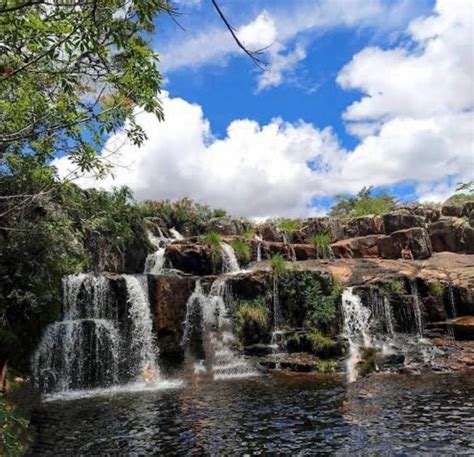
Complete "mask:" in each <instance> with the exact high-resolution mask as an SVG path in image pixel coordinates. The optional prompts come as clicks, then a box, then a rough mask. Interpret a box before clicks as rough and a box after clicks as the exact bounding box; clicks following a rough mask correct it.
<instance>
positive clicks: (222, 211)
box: [212, 208, 227, 217]
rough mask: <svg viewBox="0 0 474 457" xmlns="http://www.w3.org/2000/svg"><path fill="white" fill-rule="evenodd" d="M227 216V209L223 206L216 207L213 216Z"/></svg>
mask: <svg viewBox="0 0 474 457" xmlns="http://www.w3.org/2000/svg"><path fill="white" fill-rule="evenodd" d="M225 216H227V211H226V210H225V209H222V208H216V209H215V210H214V211H213V212H212V217H225Z"/></svg>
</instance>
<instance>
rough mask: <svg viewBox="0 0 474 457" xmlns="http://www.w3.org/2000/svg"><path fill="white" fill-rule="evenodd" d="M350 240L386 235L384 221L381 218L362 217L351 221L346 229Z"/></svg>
mask: <svg viewBox="0 0 474 457" xmlns="http://www.w3.org/2000/svg"><path fill="white" fill-rule="evenodd" d="M344 232H345V235H346V236H347V237H348V238H358V237H363V236H368V235H378V234H381V233H384V228H383V220H382V218H381V217H380V216H361V217H354V218H352V219H349V220H348V221H347V223H346V226H345V227H344Z"/></svg>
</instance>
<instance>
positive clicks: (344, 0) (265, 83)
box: [158, 0, 416, 90]
mask: <svg viewBox="0 0 474 457" xmlns="http://www.w3.org/2000/svg"><path fill="white" fill-rule="evenodd" d="M236 5H238V6H236ZM227 6H228V8H230V12H229V11H226V13H228V16H229V15H230V16H229V20H230V21H231V22H233V21H232V11H233V10H232V8H231V7H232V6H234V7H235V8H238V9H239V14H238V16H242V14H241V11H242V10H244V11H245V8H246V6H248V3H247V2H236V3H235V4H234V5H230V4H229V5H227ZM414 10H416V5H414V4H413V2H410V1H409V0H393V1H390V2H386V1H384V0H319V1H314V0H297V1H287V2H285V3H277V2H275V5H274V6H273V7H272V8H271V9H270V8H268V9H267V10H263V11H260V12H258V14H256V15H255V16H254V17H252V19H250V20H249V21H248V22H246V23H244V24H242V25H241V26H240V27H238V28H237V35H238V37H239V38H240V39H241V40H242V41H243V42H244V44H245V45H246V46H247V47H248V49H249V50H252V51H255V50H259V49H261V48H264V47H267V46H269V45H271V47H270V48H269V49H268V51H267V55H266V56H265V58H264V59H263V60H267V61H268V63H270V64H271V65H272V67H271V69H270V71H269V73H267V74H257V83H258V88H257V89H258V90H261V89H264V88H268V87H276V86H278V85H280V84H281V83H283V82H284V81H285V79H284V77H285V75H287V74H290V75H291V73H292V72H293V70H294V69H295V66H296V65H297V63H298V62H300V61H301V60H303V59H305V57H306V50H305V48H304V47H303V44H302V40H301V39H300V37H301V36H302V35H305V38H306V40H305V41H310V38H311V36H312V35H313V34H314V35H315V36H316V34H317V33H321V32H324V31H325V30H327V29H330V28H332V27H338V26H345V27H355V28H357V27H365V26H372V27H376V28H377V29H384V30H387V29H392V28H396V27H399V26H400V25H401V24H406V23H407V19H408V18H410V17H413V13H414ZM381 17H383V18H384V20H383V21H381V20H380V18H381ZM313 38H314V37H313ZM295 40H299V42H298V44H297V45H296V46H295V45H294V44H293V43H292V42H293V41H295ZM292 46H293V48H294V49H293V50H292V51H288V50H287V49H288V48H291V47H292ZM158 52H159V54H160V57H161V59H160V60H161V65H160V68H161V70H162V71H163V72H164V73H169V72H171V71H174V70H177V69H181V68H196V67H198V66H202V65H209V64H212V65H223V64H226V63H227V61H228V57H230V56H236V55H241V56H244V54H243V53H242V51H241V50H240V49H239V48H238V47H237V45H236V43H235V42H234V41H233V40H232V38H231V36H230V34H229V32H228V31H227V30H226V29H225V27H224V25H223V24H222V23H219V24H218V25H212V26H206V24H204V26H203V24H202V23H199V24H198V26H197V27H196V31H195V32H193V30H190V31H189V32H188V33H187V36H186V37H185V38H184V39H183V40H173V41H171V42H169V43H167V44H166V45H163V46H162V47H161V48H159V49H158Z"/></svg>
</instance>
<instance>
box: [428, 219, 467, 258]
mask: <svg viewBox="0 0 474 457" xmlns="http://www.w3.org/2000/svg"><path fill="white" fill-rule="evenodd" d="M428 231H429V235H430V239H431V243H432V245H433V250H434V251H435V252H442V251H451V252H464V253H466V254H474V228H473V227H472V226H471V225H470V224H468V223H467V222H465V221H463V220H461V221H458V220H456V219H452V218H449V219H448V218H446V219H441V220H440V221H438V222H434V223H433V224H430V225H429V227H428Z"/></svg>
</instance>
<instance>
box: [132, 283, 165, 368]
mask: <svg viewBox="0 0 474 457" xmlns="http://www.w3.org/2000/svg"><path fill="white" fill-rule="evenodd" d="M124 279H125V283H126V284H127V291H128V304H129V310H128V314H129V318H130V320H131V346H130V348H129V349H130V351H131V353H132V359H133V360H134V363H133V364H132V367H131V368H130V370H131V372H130V374H131V375H132V376H134V377H137V376H139V375H140V374H141V373H143V371H144V370H148V371H150V372H153V373H156V371H157V364H156V351H155V342H154V337H153V323H152V319H151V313H150V303H149V301H148V293H147V291H146V287H147V285H146V279H145V277H143V276H130V275H124Z"/></svg>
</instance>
